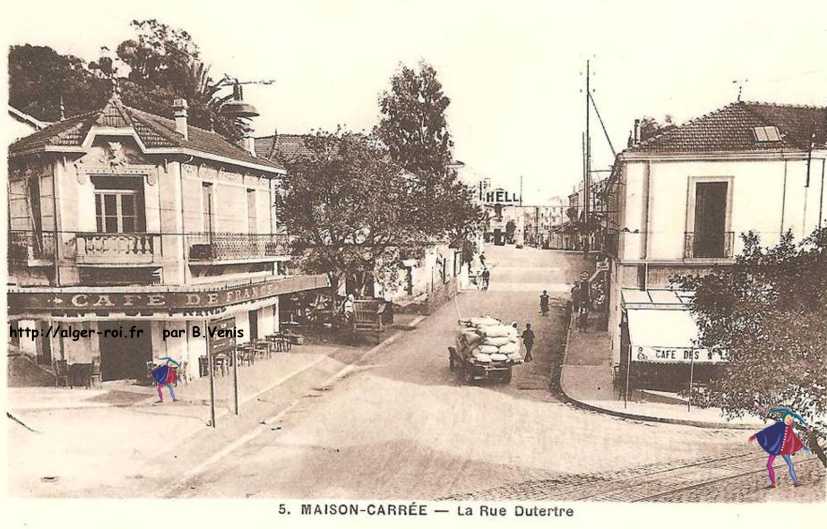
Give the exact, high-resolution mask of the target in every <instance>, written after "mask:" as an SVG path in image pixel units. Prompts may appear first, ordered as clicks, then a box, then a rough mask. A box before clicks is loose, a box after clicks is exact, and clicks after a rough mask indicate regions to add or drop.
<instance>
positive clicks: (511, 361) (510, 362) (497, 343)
mask: <svg viewBox="0 0 827 529" xmlns="http://www.w3.org/2000/svg"><path fill="white" fill-rule="evenodd" d="M459 325H460V328H459V330H458V332H457V339H456V342H457V343H456V347H449V348H448V352H449V366H450V368H451V370H452V371H458V373H459V375H460V377H461V378H462V380H463V381H464V382H466V383H468V382H472V381H473V380H475V379H490V378H497V379H499V380H501V381H502V382H505V383H506V384H508V383H509V382H511V368H512V367H513V366H515V365H519V364H522V363H523V353H522V348H521V347H520V338H519V336H518V333H517V329H516V328H515V327H513V326H511V325H506V324H504V323H503V322H501V321H500V320H497V319H495V318H491V317H489V316H485V317H482V318H469V319H465V320H459Z"/></svg>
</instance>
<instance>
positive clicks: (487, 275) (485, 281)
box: [482, 268, 491, 290]
mask: <svg viewBox="0 0 827 529" xmlns="http://www.w3.org/2000/svg"><path fill="white" fill-rule="evenodd" d="M489 281H491V272H490V271H489V270H488V268H483V269H482V289H483V290H488V282H489Z"/></svg>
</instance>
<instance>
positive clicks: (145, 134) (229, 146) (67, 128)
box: [9, 98, 283, 169]
mask: <svg viewBox="0 0 827 529" xmlns="http://www.w3.org/2000/svg"><path fill="white" fill-rule="evenodd" d="M93 126H98V127H113V128H132V129H134V130H135V133H136V134H137V135H138V137H139V138H140V139H141V142H143V144H144V145H145V146H146V147H147V148H150V149H152V148H170V149H176V148H178V149H187V150H191V151H196V152H200V153H204V154H211V155H216V156H221V157H224V158H229V159H231V160H235V161H239V162H246V163H248V164H257V165H262V166H266V167H269V168H273V169H283V167H282V165H281V164H279V163H277V162H274V161H272V160H271V159H269V158H268V157H266V156H260V155H259V156H253V155H251V154H250V153H249V152H247V151H246V150H244V149H243V148H241V147H239V146H238V145H236V144H235V143H232V142H230V141H228V140H227V139H226V138H224V137H223V136H222V135H220V134H218V133H216V132H210V131H207V130H204V129H200V128H198V127H193V126H192V125H190V126H189V127H187V139H186V140H185V139H184V138H183V136H181V135H180V134H179V133H178V132H176V130H175V120H172V119H169V118H165V117H161V116H157V115H155V114H150V113H149V112H144V111H142V110H138V109H135V108H131V107H128V106H126V105H124V104H123V103H121V102H120V100H118V99H116V98H113V99H110V100H109V101H108V102H107V104H106V105H105V106H104V107H103V108H102V109H100V110H95V111H92V112H87V113H85V114H79V115H77V116H72V117H70V118H68V119H65V120H63V121H59V122H57V123H55V124H53V125H50V126H48V127H46V128H45V129H43V130H40V131H37V132H35V133H34V134H31V135H29V136H26V137H25V138H22V139H20V140H18V141H16V142H15V143H13V144H11V145H10V146H9V153H11V154H15V153H22V152H26V151H37V150H41V149H42V148H43V147H45V146H47V145H53V146H80V145H81V144H82V143H83V140H84V139H85V138H86V135H87V133H88V132H89V129H90V128H91V127H93Z"/></svg>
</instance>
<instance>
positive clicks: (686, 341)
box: [626, 308, 726, 364]
mask: <svg viewBox="0 0 827 529" xmlns="http://www.w3.org/2000/svg"><path fill="white" fill-rule="evenodd" d="M626 315H627V318H628V324H629V342H630V344H631V349H632V350H631V359H632V361H633V362H657V363H689V362H693V361H694V362H696V363H712V364H715V363H719V362H726V355H725V354H724V353H723V352H722V351H719V350H708V349H699V348H697V346H696V345H695V340H696V339H697V338H698V327H697V325H696V323H695V319H694V318H693V317H692V313H691V312H690V311H688V310H675V309H666V308H663V309H626Z"/></svg>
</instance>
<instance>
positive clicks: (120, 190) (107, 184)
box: [92, 175, 146, 233]
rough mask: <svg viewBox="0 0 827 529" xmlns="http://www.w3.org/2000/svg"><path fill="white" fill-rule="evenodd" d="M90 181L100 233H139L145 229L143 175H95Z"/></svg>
mask: <svg viewBox="0 0 827 529" xmlns="http://www.w3.org/2000/svg"><path fill="white" fill-rule="evenodd" d="M92 184H93V185H94V186H95V222H96V225H97V231H98V232H99V233H134V232H138V233H140V232H143V231H144V230H145V229H146V222H145V220H146V219H145V217H144V201H143V198H144V188H143V177H133V176H111V175H96V176H93V177H92Z"/></svg>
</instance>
